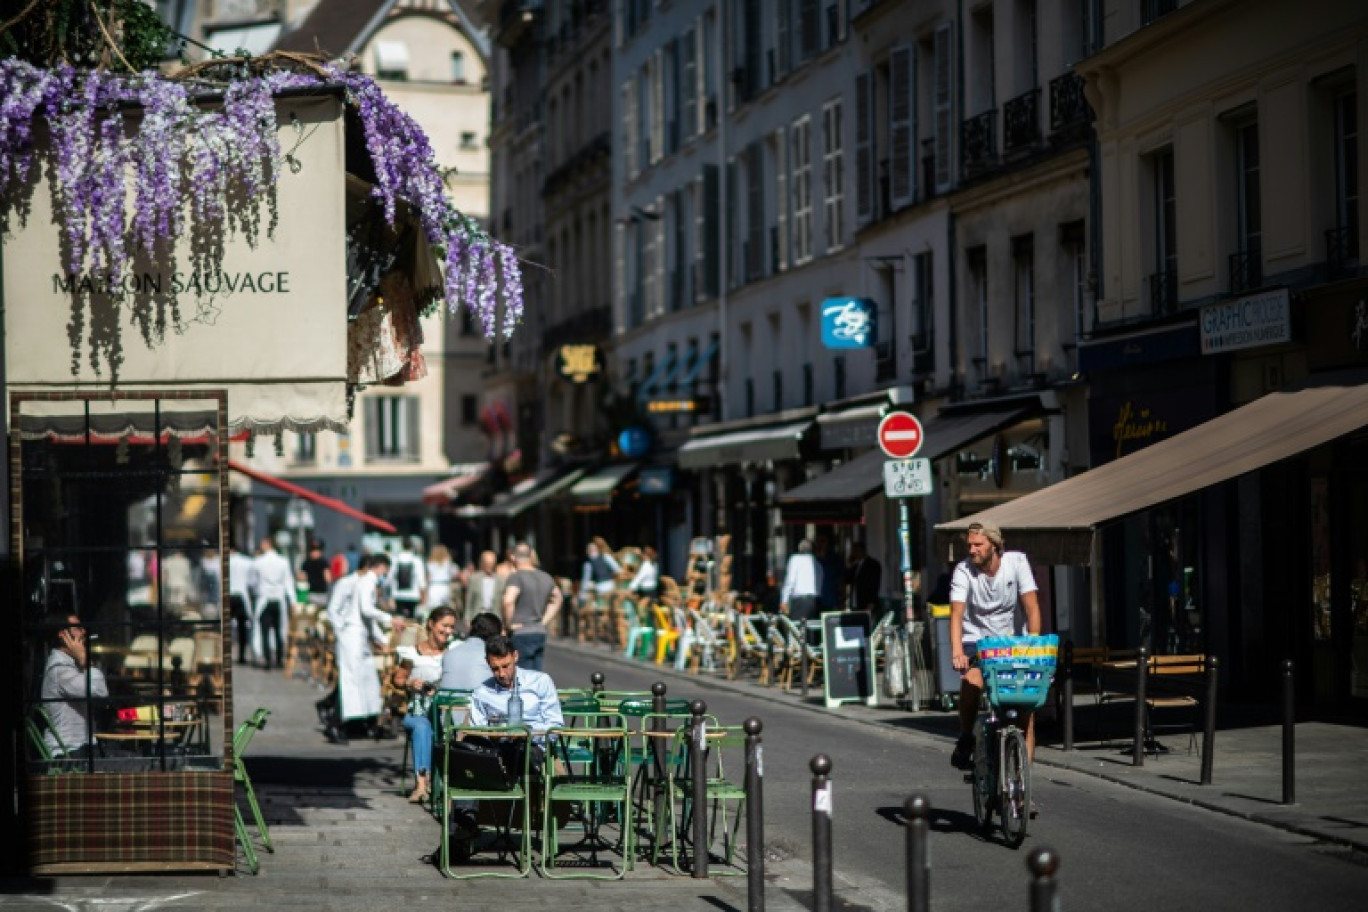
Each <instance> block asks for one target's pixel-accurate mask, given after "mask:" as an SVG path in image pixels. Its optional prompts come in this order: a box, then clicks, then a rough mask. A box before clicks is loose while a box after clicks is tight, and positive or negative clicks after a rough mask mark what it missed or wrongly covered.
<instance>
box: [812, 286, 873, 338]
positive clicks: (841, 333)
mask: <svg viewBox="0 0 1368 912" xmlns="http://www.w3.org/2000/svg"><path fill="white" fill-rule="evenodd" d="M878 313H879V305H878V304H876V303H874V302H873V301H871V300H869V299H868V298H827V299H826V300H825V301H823V302H822V344H823V345H825V346H826V347H827V348H871V347H873V345H874V344H875V343H876V342H878V341H879V333H878V329H879V325H878Z"/></svg>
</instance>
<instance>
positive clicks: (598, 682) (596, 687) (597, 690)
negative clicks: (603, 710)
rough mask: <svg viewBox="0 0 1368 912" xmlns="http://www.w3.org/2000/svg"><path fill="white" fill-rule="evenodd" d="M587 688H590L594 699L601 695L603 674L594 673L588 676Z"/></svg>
mask: <svg viewBox="0 0 1368 912" xmlns="http://www.w3.org/2000/svg"><path fill="white" fill-rule="evenodd" d="M589 686H590V688H592V690H593V693H594V697H595V698H597V697H598V695H599V694H601V693H603V672H601V671H596V672H594V673H593V674H591V675H590V676H589Z"/></svg>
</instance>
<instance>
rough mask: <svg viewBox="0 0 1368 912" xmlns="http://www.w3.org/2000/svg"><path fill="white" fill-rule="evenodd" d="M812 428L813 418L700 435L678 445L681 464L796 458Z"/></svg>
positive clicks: (697, 465)
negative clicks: (713, 434) (706, 435)
mask: <svg viewBox="0 0 1368 912" xmlns="http://www.w3.org/2000/svg"><path fill="white" fill-rule="evenodd" d="M811 428H812V419H810V418H805V419H803V420H802V421H793V422H789V423H787V424H780V425H775V426H772V427H760V428H747V429H745V430H739V431H731V432H729V433H726V434H718V435H716V436H713V437H699V438H697V439H695V440H690V441H689V442H688V443H686V444H684V445H683V446H681V447H680V448H679V466H680V468H684V469H704V468H708V467H709V466H715V465H735V464H736V463H738V462H764V461H766V460H773V461H775V462H781V461H783V460H785V459H797V458H798V457H799V456H801V455H802V447H803V435H804V434H806V433H807V432H808V431H809V430H811Z"/></svg>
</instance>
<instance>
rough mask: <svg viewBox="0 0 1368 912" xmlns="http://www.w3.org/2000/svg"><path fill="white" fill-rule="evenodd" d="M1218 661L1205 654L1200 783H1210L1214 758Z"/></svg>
mask: <svg viewBox="0 0 1368 912" xmlns="http://www.w3.org/2000/svg"><path fill="white" fill-rule="evenodd" d="M1219 669H1220V661H1219V660H1218V659H1217V658H1216V657H1215V656H1207V668H1206V706H1205V707H1203V708H1204V709H1205V710H1206V725H1205V726H1204V731H1203V732H1202V785H1211V766H1212V763H1213V761H1214V760H1215V759H1216V683H1217V681H1218V680H1219V679H1220V674H1219Z"/></svg>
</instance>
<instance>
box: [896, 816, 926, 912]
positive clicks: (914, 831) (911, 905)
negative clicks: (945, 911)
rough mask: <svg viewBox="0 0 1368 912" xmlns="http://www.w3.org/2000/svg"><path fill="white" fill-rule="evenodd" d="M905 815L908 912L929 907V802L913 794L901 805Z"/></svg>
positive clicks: (915, 911)
mask: <svg viewBox="0 0 1368 912" xmlns="http://www.w3.org/2000/svg"><path fill="white" fill-rule="evenodd" d="M903 812H904V813H905V814H906V815H907V912H930V910H931V846H930V842H929V839H928V838H927V837H928V834H929V831H930V828H931V802H930V800H928V799H927V797H926V796H925V795H913V796H912V797H911V798H908V799H907V801H906V803H904V804H903Z"/></svg>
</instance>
